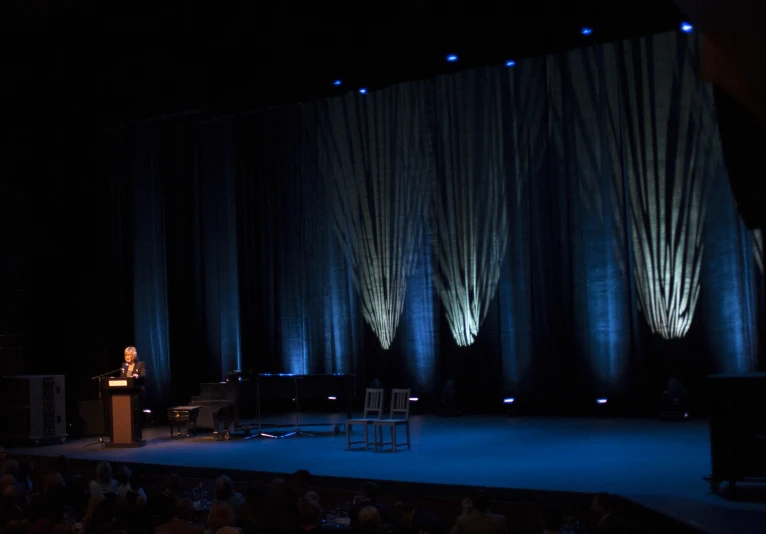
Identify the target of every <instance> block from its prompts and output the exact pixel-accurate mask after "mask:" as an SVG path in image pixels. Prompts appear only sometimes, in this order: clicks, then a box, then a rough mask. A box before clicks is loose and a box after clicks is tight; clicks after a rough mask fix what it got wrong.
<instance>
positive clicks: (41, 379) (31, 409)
mask: <svg viewBox="0 0 766 534" xmlns="http://www.w3.org/2000/svg"><path fill="white" fill-rule="evenodd" d="M65 399H66V390H65V388H64V376H63V375H17V376H5V377H2V378H0V435H2V437H3V439H4V440H5V441H15V442H31V443H33V444H35V445H38V444H40V443H41V442H47V441H61V442H63V441H64V440H65V439H66V437H67V432H66V400H65Z"/></svg>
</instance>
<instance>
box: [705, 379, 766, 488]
mask: <svg viewBox="0 0 766 534" xmlns="http://www.w3.org/2000/svg"><path fill="white" fill-rule="evenodd" d="M708 385H709V387H710V400H711V407H710V453H711V463H712V467H713V474H712V477H711V478H712V485H713V489H714V490H716V489H717V486H718V484H719V483H720V482H723V481H728V482H730V483H736V482H738V481H740V480H746V479H748V478H764V477H766V413H764V410H763V407H764V406H766V373H746V374H728V375H715V376H711V377H709V378H708Z"/></svg>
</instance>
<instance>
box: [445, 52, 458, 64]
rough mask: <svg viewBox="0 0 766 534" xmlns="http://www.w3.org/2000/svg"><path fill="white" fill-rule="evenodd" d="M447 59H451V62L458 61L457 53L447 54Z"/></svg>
mask: <svg viewBox="0 0 766 534" xmlns="http://www.w3.org/2000/svg"><path fill="white" fill-rule="evenodd" d="M447 61H449V62H450V63H454V62H455V61H457V54H449V55H448V56H447Z"/></svg>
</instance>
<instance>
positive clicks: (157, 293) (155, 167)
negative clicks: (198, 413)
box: [125, 125, 171, 401]
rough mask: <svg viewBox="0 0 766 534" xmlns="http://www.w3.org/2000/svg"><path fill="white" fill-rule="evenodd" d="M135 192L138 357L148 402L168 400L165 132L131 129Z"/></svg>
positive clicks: (134, 341)
mask: <svg viewBox="0 0 766 534" xmlns="http://www.w3.org/2000/svg"><path fill="white" fill-rule="evenodd" d="M129 136H130V139H129V143H130V145H131V147H132V151H131V154H130V157H131V160H130V169H131V178H132V192H133V198H132V200H133V203H132V205H133V221H132V226H133V328H134V340H132V341H131V342H128V341H126V342H125V344H126V345H128V344H132V345H135V346H136V348H137V350H138V357H139V359H140V360H142V361H144V362H145V363H146V367H147V379H146V386H147V399H153V400H154V401H160V400H165V399H166V398H167V394H168V392H169V390H168V389H167V384H168V383H169V382H170V376H171V375H170V343H169V333H168V329H169V318H168V300H167V299H168V295H167V263H166V248H165V205H164V198H165V187H164V180H163V163H164V161H163V152H162V131H161V130H160V129H158V128H156V127H154V126H153V125H138V126H136V127H135V129H133V128H131V129H130V133H129Z"/></svg>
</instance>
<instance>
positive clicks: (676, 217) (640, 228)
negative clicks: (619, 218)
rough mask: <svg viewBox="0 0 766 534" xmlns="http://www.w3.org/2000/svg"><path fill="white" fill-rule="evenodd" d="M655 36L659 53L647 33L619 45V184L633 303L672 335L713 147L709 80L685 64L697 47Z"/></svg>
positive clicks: (690, 302)
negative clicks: (623, 191) (624, 200)
mask: <svg viewBox="0 0 766 534" xmlns="http://www.w3.org/2000/svg"><path fill="white" fill-rule="evenodd" d="M656 39H662V40H664V41H663V43H662V50H663V53H657V50H656V49H655V46H654V42H655V38H647V39H644V40H641V41H634V42H630V43H626V44H625V46H624V49H623V53H624V58H623V62H622V63H621V65H622V66H623V69H622V70H623V71H622V73H621V74H622V76H623V80H624V82H625V83H624V87H625V107H626V110H625V111H626V113H625V115H626V117H625V130H624V131H625V135H626V140H627V142H626V144H625V147H626V163H627V169H626V170H627V190H628V200H629V206H630V229H631V239H632V245H633V259H634V265H633V268H634V271H635V277H636V285H637V292H638V300H639V305H640V308H641V310H642V312H643V315H644V317H645V318H646V321H647V323H648V324H649V327H650V328H651V330H652V332H654V333H657V334H659V335H660V336H662V337H663V338H665V339H675V338H681V337H683V336H685V335H686V333H687V332H688V331H689V327H690V326H691V322H692V318H693V317H694V310H695V307H696V305H697V299H698V297H699V292H700V269H701V266H702V255H703V246H702V231H703V227H704V224H705V215H706V213H705V207H706V195H707V191H708V188H709V184H710V178H711V173H712V172H715V171H716V170H717V169H719V168H720V167H719V166H718V165H716V163H715V162H714V161H712V158H715V157H718V155H719V154H720V151H718V150H714V149H713V146H712V143H713V142H714V141H715V140H717V131H716V127H715V115H714V110H713V109H711V107H710V106H709V103H710V102H711V100H710V98H709V94H707V95H706V93H709V91H710V88H709V87H708V86H706V85H704V84H701V83H700V82H699V80H697V78H696V71H695V69H694V68H690V65H689V64H690V63H691V64H692V65H693V64H696V63H695V62H696V59H697V58H696V55H697V48H693V47H688V46H687V41H686V36H685V34H682V35H673V34H668V35H666V36H659V37H656ZM674 41H675V42H674ZM684 49H685V53H681V52H682V50H684ZM672 52H675V53H672ZM706 96H707V97H708V98H706Z"/></svg>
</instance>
